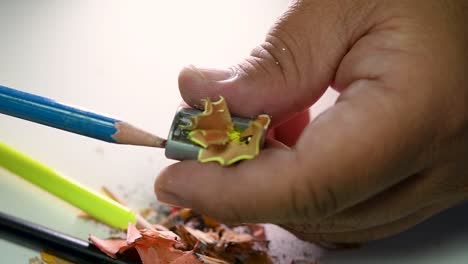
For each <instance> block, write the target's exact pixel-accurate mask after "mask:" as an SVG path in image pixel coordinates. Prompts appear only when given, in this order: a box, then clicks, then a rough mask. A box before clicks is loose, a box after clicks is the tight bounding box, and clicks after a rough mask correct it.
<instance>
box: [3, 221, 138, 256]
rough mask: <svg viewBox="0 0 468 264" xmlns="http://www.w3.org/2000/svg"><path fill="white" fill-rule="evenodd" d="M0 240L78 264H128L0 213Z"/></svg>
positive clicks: (85, 245) (73, 238) (85, 244)
mask: <svg viewBox="0 0 468 264" xmlns="http://www.w3.org/2000/svg"><path fill="white" fill-rule="evenodd" d="M0 238H4V239H7V240H9V241H10V242H13V243H16V244H19V245H22V246H25V247H28V248H31V249H34V250H43V251H46V252H47V253H49V254H52V255H54V256H57V257H60V258H62V259H65V260H68V261H70V262H73V263H79V264H82V263H83V264H130V263H139V262H136V261H132V260H128V259H119V260H116V259H112V258H110V257H108V256H107V255H105V254H104V253H102V252H101V251H99V249H97V248H96V247H95V246H94V245H92V244H90V243H89V242H88V241H85V240H81V239H79V238H76V237H73V236H70V235H67V234H64V233H61V232H58V231H55V230H52V229H50V228H47V227H44V226H41V225H38V224H35V223H32V222H29V221H26V220H23V219H20V218H17V217H14V216H11V215H8V214H5V213H2V212H0Z"/></svg>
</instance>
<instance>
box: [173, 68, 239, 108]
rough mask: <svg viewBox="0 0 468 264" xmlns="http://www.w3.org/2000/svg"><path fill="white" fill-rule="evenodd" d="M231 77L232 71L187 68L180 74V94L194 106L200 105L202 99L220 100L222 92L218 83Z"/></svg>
mask: <svg viewBox="0 0 468 264" xmlns="http://www.w3.org/2000/svg"><path fill="white" fill-rule="evenodd" d="M231 76H232V71H229V70H221V69H208V68H197V67H195V66H193V65H189V66H186V67H184V68H183V69H182V70H181V71H180V73H179V79H178V82H179V90H180V94H181V96H182V98H183V99H184V101H185V102H187V103H188V104H190V105H192V106H194V105H197V104H199V103H200V100H201V99H205V98H211V99H215V98H218V96H219V95H220V91H219V89H218V87H217V85H216V83H217V82H219V81H223V80H227V79H229V78H231Z"/></svg>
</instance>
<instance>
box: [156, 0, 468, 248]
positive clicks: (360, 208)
mask: <svg viewBox="0 0 468 264" xmlns="http://www.w3.org/2000/svg"><path fill="white" fill-rule="evenodd" d="M331 14H333V15H331ZM466 25H468V1H463V0H444V1H443V0H413V1H404V0H393V1H370V0H354V1H351V0H331V1H319V0H303V1H293V2H292V3H291V5H290V7H289V9H288V10H287V11H286V12H285V13H284V15H283V16H282V17H280V18H279V19H278V21H277V23H276V24H275V25H274V26H273V27H272V29H271V31H270V33H269V34H268V35H267V37H266V39H265V42H264V43H262V44H260V45H259V46H258V47H257V48H255V49H254V50H253V51H252V53H251V55H250V56H249V57H247V58H246V59H245V60H244V62H242V63H240V64H239V65H235V66H233V67H232V68H230V69H228V70H215V69H197V68H195V67H193V66H189V67H187V68H185V69H183V70H182V72H181V73H180V77H179V86H180V92H181V95H182V97H183V99H184V100H185V101H186V102H187V103H188V104H191V105H194V106H196V105H197V104H199V102H200V99H201V98H207V97H210V98H212V99H216V98H217V97H218V95H222V96H224V97H225V98H226V100H227V102H228V103H229V106H230V109H231V112H232V113H233V114H236V115H241V116H249V117H253V116H256V115H258V114H261V113H268V114H270V115H271V116H272V118H273V119H272V120H273V125H274V126H276V127H282V128H281V129H278V131H280V130H281V131H282V132H280V133H277V139H278V140H276V141H275V140H270V142H268V147H267V148H266V149H265V150H264V151H262V153H261V154H260V155H259V156H258V157H257V158H256V159H254V160H249V161H244V162H241V163H240V164H237V165H235V166H232V167H229V168H223V167H221V166H219V165H217V164H214V163H209V164H200V163H198V162H196V161H183V162H180V163H176V164H174V165H172V166H170V167H168V168H166V169H165V170H164V171H162V172H161V174H160V175H159V176H158V178H157V180H156V184H155V191H156V195H157V198H158V199H159V200H160V201H162V202H166V203H169V204H173V205H178V206H184V207H190V208H194V209H195V210H197V211H200V212H202V213H205V214H207V215H210V216H212V217H214V218H216V219H219V220H221V221H227V222H233V223H236V222H270V223H276V224H279V225H282V226H283V227H285V228H287V229H288V230H290V231H291V232H293V233H294V234H296V235H297V236H298V237H299V238H301V239H304V240H309V241H330V242H363V241H368V240H374V239H380V238H383V237H387V236H390V235H393V234H396V233H399V232H401V231H403V230H406V229H408V228H410V227H412V226H414V225H416V224H418V223H420V222H421V221H423V220H425V219H427V218H429V217H431V216H433V215H435V214H437V213H438V212H440V211H442V210H445V209H447V208H449V207H452V206H454V205H456V204H458V203H460V202H463V201H464V200H465V199H466V198H467V187H468V160H467V159H468V158H467V157H468V85H467V83H468V80H467V79H468V77H467V76H468V48H467V47H468V39H467V38H468V37H467V36H468V27H467V26H466ZM328 86H332V87H333V88H334V89H336V90H337V91H339V92H340V96H339V98H338V101H337V102H336V104H335V105H334V106H333V107H331V108H330V109H329V110H327V111H326V112H324V113H322V114H321V115H320V116H318V117H316V118H315V119H314V120H313V121H312V122H311V123H310V124H307V122H301V120H302V121H303V120H304V118H305V119H307V116H306V114H304V113H303V111H304V110H305V109H307V108H308V107H310V106H311V105H312V104H313V103H314V102H315V101H316V100H317V99H319V98H320V96H321V95H322V94H323V92H324V91H325V90H326V88H327V87H328ZM301 113H302V114H301ZM292 117H294V118H293V119H291V118H292ZM287 120H290V121H289V123H284V122H286V121H287ZM294 120H296V121H294ZM297 120H299V121H297ZM281 124H282V125H281ZM295 125H298V126H295ZM285 127H286V128H287V127H290V128H294V129H291V133H292V135H288V133H287V132H286V133H285V131H287V130H285V129H284V128H285ZM296 128H298V129H296ZM302 128H304V129H303V130H302ZM301 131H302V133H300V132H301ZM296 135H297V136H299V137H298V138H296ZM282 139H283V141H284V142H285V143H287V144H286V145H289V146H291V147H287V146H286V145H285V144H282V143H281V142H280V141H282Z"/></svg>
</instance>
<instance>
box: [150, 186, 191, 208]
mask: <svg viewBox="0 0 468 264" xmlns="http://www.w3.org/2000/svg"><path fill="white" fill-rule="evenodd" d="M156 198H157V199H158V201H160V202H162V203H165V204H168V205H171V206H180V207H184V206H185V205H184V199H182V197H180V196H179V195H177V194H176V193H174V192H171V191H169V190H167V189H165V188H163V187H161V188H158V189H157V190H156Z"/></svg>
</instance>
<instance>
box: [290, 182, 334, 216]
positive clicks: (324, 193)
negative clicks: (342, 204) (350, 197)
mask: <svg viewBox="0 0 468 264" xmlns="http://www.w3.org/2000/svg"><path fill="white" fill-rule="evenodd" d="M290 193H291V208H292V214H293V215H294V216H297V217H299V219H301V220H303V221H307V220H314V221H317V220H318V221H320V220H321V219H325V218H326V217H328V216H330V215H333V214H335V213H336V212H337V211H338V210H339V205H338V199H337V196H336V194H335V191H334V190H333V189H332V188H331V187H328V186H323V185H318V186H317V185H315V184H310V183H307V182H306V183H305V184H304V181H302V180H301V181H299V182H298V183H295V184H292V189H291V191H290Z"/></svg>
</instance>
